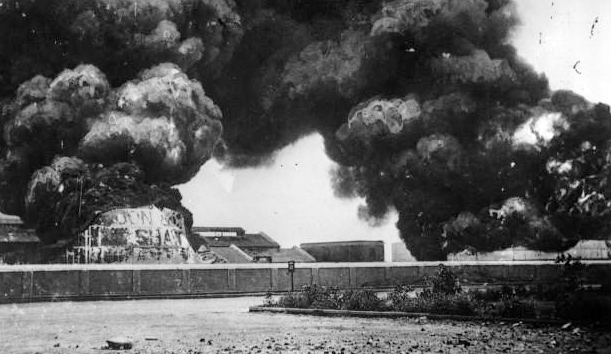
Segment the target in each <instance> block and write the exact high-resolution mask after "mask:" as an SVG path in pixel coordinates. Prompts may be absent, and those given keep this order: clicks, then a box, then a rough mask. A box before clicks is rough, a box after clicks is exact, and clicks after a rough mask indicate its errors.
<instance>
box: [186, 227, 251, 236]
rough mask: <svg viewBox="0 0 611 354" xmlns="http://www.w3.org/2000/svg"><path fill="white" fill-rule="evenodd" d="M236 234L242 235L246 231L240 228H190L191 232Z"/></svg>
mask: <svg viewBox="0 0 611 354" xmlns="http://www.w3.org/2000/svg"><path fill="white" fill-rule="evenodd" d="M210 231H219V232H236V233H238V234H244V233H246V231H245V230H244V229H243V228H241V227H225V226H192V227H191V232H210Z"/></svg>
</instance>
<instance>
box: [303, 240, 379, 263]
mask: <svg viewBox="0 0 611 354" xmlns="http://www.w3.org/2000/svg"><path fill="white" fill-rule="evenodd" d="M300 247H301V248H302V249H303V250H304V251H306V252H308V253H309V254H311V255H312V256H313V257H314V258H316V261H318V262H384V242H383V241H339V242H315V243H302V244H301V245H300Z"/></svg>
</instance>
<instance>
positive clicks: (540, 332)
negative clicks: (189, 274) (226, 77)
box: [0, 297, 611, 354]
mask: <svg viewBox="0 0 611 354" xmlns="http://www.w3.org/2000/svg"><path fill="white" fill-rule="evenodd" d="M262 302H263V298H260V297H249V298H232V299H195V300H193V299H190V300H138V301H112V302H111V301H97V302H61V303H34V304H9V305H0V353H3V354H4V353H6V354H8V353H41V354H42V353H44V354H47V353H97V354H111V353H112V354H114V353H134V354H135V353H138V354H145V353H176V354H178V353H181V354H183V353H184V354H196V353H328V354H331V353H336V354H340V353H495V352H496V353H510V352H520V353H561V352H562V353H574V352H576V353H611V334H610V333H605V332H603V331H601V330H595V329H594V328H579V330H576V329H575V327H573V326H572V327H571V328H569V329H568V330H562V329H560V328H558V327H550V326H545V327H533V326H527V325H522V324H512V323H507V324H493V323H465V322H454V321H432V320H431V321H429V320H426V319H420V320H417V319H364V318H363V319H361V318H337V317H335V318H329V317H313V316H295V315H284V314H262V313H257V314H255V313H248V312H247V311H248V307H249V306H253V305H260V304H262ZM115 336H129V337H131V338H133V340H134V347H133V349H131V350H125V351H115V350H109V349H104V347H105V346H106V339H109V338H112V337H115Z"/></svg>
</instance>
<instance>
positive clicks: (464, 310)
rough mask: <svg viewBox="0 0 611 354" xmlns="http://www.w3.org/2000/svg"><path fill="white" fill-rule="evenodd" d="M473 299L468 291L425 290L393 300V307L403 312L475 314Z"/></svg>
mask: <svg viewBox="0 0 611 354" xmlns="http://www.w3.org/2000/svg"><path fill="white" fill-rule="evenodd" d="M473 305H474V302H473V299H472V298H471V297H470V296H469V294H467V293H458V294H434V293H432V292H431V293H426V292H423V293H422V294H420V295H419V296H417V297H404V298H402V299H401V300H400V301H396V302H393V303H392V304H391V308H392V309H393V310H395V311H403V312H428V313H436V314H452V315H465V316H466V315H475V314H476V312H475V307H474V306H473Z"/></svg>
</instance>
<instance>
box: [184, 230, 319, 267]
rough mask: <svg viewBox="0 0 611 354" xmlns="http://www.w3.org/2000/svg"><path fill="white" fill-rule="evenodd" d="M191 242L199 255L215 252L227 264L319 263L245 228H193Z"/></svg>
mask: <svg viewBox="0 0 611 354" xmlns="http://www.w3.org/2000/svg"><path fill="white" fill-rule="evenodd" d="M190 241H191V244H192V245H193V248H194V249H196V250H197V251H198V253H200V254H203V255H206V254H207V252H211V253H213V254H214V256H216V258H217V261H218V262H223V263H253V262H269V263H284V262H288V261H294V262H316V259H315V258H314V257H312V256H311V255H310V254H308V253H307V252H306V251H304V250H302V249H300V248H299V247H293V248H280V245H279V244H278V243H277V242H276V241H274V240H273V239H272V238H271V237H269V236H268V235H267V234H265V233H263V232H259V233H254V234H251V233H246V231H245V230H244V229H243V228H241V227H193V228H191V237H190Z"/></svg>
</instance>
